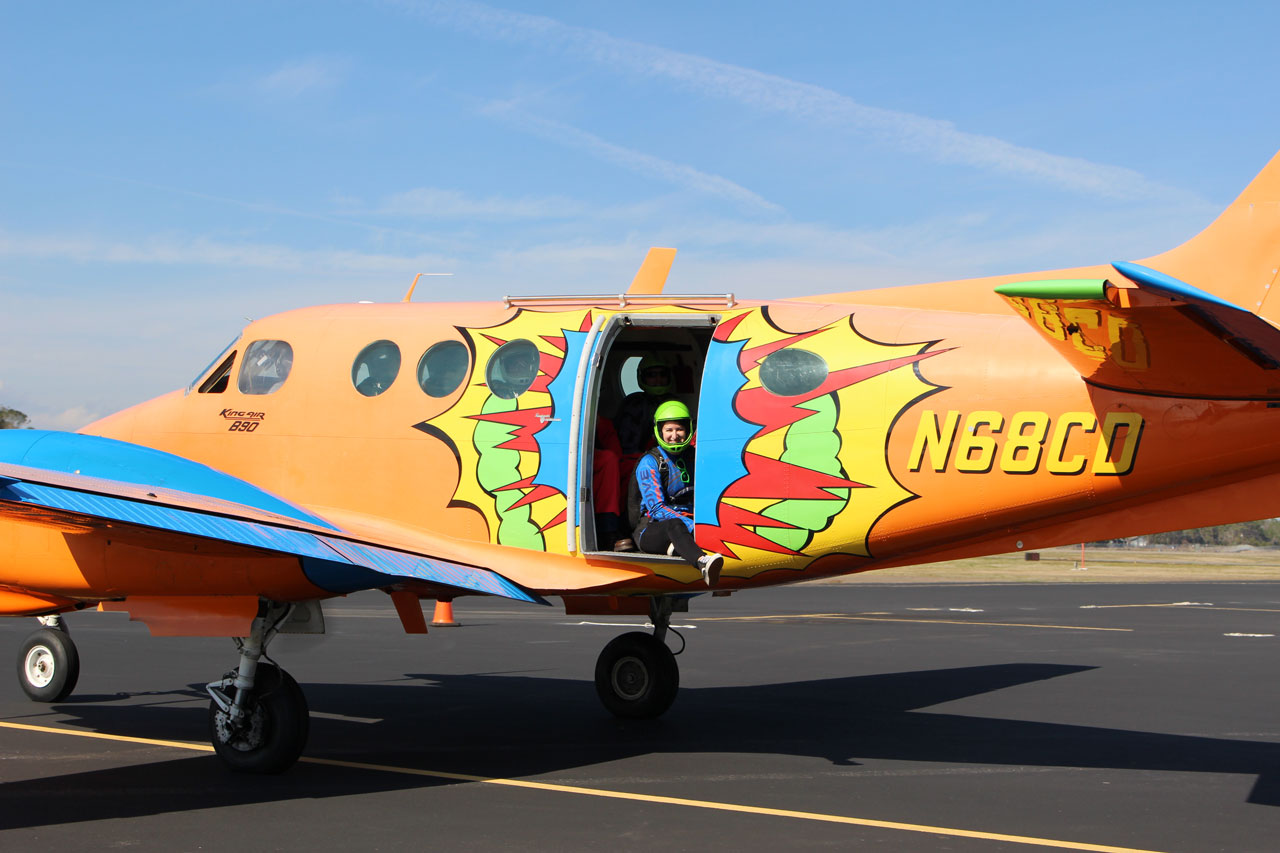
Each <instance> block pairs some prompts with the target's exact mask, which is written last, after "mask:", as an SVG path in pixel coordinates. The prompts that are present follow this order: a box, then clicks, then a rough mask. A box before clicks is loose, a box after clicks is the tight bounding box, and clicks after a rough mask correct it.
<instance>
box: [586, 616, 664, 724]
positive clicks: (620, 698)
mask: <svg viewBox="0 0 1280 853" xmlns="http://www.w3.org/2000/svg"><path fill="white" fill-rule="evenodd" d="M679 689H680V666H679V665H678V664H677V663H676V656H675V655H673V654H671V650H670V649H668V648H667V646H666V644H665V643H663V642H661V641H660V640H658V639H656V638H655V637H654V636H653V635H652V634H644V633H641V632H639V631H633V632H631V633H630V634H623V635H622V636H621V637H615V638H614V639H613V640H612V641H611V642H610V643H609V645H607V646H605V647H604V651H602V652H600V657H599V658H598V659H597V660H596V694H597V695H598V696H599V697H600V701H601V702H602V703H604V706H605V708H607V709H608V710H609V712H610V713H612V714H613V715H615V716H618V717H622V718H624V719H629V720H649V719H653V718H654V717H660V716H662V714H664V713H665V712H666V710H667V709H668V708H670V707H671V703H672V702H674V701H675V700H676V692H677V691H678V690H679Z"/></svg>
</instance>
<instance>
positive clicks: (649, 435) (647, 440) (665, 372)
mask: <svg viewBox="0 0 1280 853" xmlns="http://www.w3.org/2000/svg"><path fill="white" fill-rule="evenodd" d="M636 383H637V384H638V385H639V386H640V390H639V391H635V392H633V393H631V394H628V395H627V397H626V399H624V400H623V401H622V405H621V407H619V409H618V414H617V416H616V417H615V418H614V419H613V425H614V428H615V429H616V430H617V432H618V443H619V444H620V445H621V447H622V453H623V456H624V457H625V456H631V457H632V458H633V459H639V458H640V454H641V453H644V452H645V451H646V450H647V449H649V447H650V446H651V445H652V444H653V413H654V412H656V411H657V410H658V406H660V405H662V404H663V403H665V402H667V401H668V400H674V399H676V398H675V396H674V395H673V394H672V391H673V390H674V388H675V382H674V381H673V379H672V375H671V365H669V364H667V363H666V362H665V361H663V360H662V359H661V358H660V357H659V356H658V355H656V354H655V353H649V354H648V355H646V356H645V357H644V358H642V359H640V363H639V364H638V365H637V366H636Z"/></svg>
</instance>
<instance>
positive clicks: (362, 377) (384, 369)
mask: <svg viewBox="0 0 1280 853" xmlns="http://www.w3.org/2000/svg"><path fill="white" fill-rule="evenodd" d="M399 373H400V347H398V346H396V345H395V344H393V343H392V342H391V341H374V342H373V343H371V344H369V345H368V346H367V347H365V348H364V349H362V350H360V354H359V355H358V356H356V360H355V364H353V365H351V384H352V385H354V386H356V390H357V391H359V392H360V393H361V394H363V395H365V396H366V397H376V396H378V395H379V394H381V393H382V392H383V391H386V390H387V389H388V388H390V387H391V383H392V382H395V381H396V375H397V374H399Z"/></svg>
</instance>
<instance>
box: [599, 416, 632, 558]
mask: <svg viewBox="0 0 1280 853" xmlns="http://www.w3.org/2000/svg"><path fill="white" fill-rule="evenodd" d="M632 467H634V464H633V465H632ZM630 470H631V469H628V472H629V471H630ZM622 476H623V475H622V449H621V448H620V447H619V446H618V434H617V433H616V432H615V431H614V429H613V423H612V422H611V421H610V420H609V419H608V418H597V419H596V443H595V454H594V456H593V461H592V470H591V489H592V499H593V500H594V503H595V516H596V541H597V542H600V543H602V544H607V543H609V542H612V543H613V550H614V551H624V552H625V551H634V550H636V543H635V542H634V541H632V539H631V535H630V533H629V532H628V531H627V530H626V529H625V527H624V524H623V520H622V496H623V495H624V494H625V492H624V489H625V484H624V482H623V479H622Z"/></svg>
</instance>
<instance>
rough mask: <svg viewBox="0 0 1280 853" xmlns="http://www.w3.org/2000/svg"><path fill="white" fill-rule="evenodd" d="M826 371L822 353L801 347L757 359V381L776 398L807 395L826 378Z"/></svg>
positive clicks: (781, 350) (782, 350) (779, 351)
mask: <svg viewBox="0 0 1280 853" xmlns="http://www.w3.org/2000/svg"><path fill="white" fill-rule="evenodd" d="M827 373H828V370H827V363H826V361H824V360H823V358H822V356H820V355H817V354H816V353H811V352H809V351H808V350H803V349H780V350H778V351H777V352H775V353H772V354H770V355H768V356H766V357H765V360H764V361H762V362H760V384H761V385H763V386H764V387H765V390H766V391H768V392H769V393H770V394H777V395H778V396H779V397H795V396H797V395H799V394H808V393H809V392H810V391H812V390H813V389H815V388H817V387H818V386H819V385H821V384H822V383H823V382H826V381H827Z"/></svg>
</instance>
